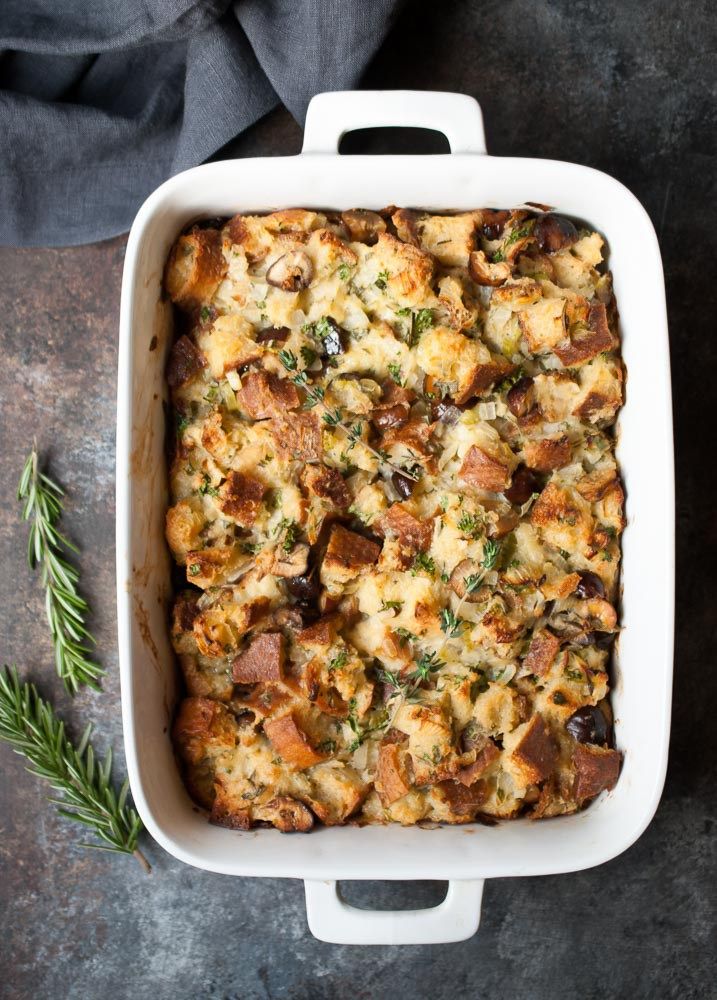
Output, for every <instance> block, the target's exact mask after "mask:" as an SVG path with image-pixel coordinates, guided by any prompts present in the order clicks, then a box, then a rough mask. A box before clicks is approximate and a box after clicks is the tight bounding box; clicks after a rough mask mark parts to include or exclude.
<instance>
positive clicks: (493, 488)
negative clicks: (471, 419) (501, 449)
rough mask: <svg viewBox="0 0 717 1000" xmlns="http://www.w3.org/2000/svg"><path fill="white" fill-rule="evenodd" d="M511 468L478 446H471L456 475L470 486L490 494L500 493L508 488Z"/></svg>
mask: <svg viewBox="0 0 717 1000" xmlns="http://www.w3.org/2000/svg"><path fill="white" fill-rule="evenodd" d="M511 472H512V469H511V466H510V464H509V463H508V462H506V461H504V460H501V459H499V458H495V457H493V456H492V455H490V454H489V453H488V452H487V451H484V450H483V449H482V448H479V447H478V445H475V444H473V445H471V446H470V448H469V449H468V451H467V453H466V456H465V458H464V459H463V464H462V466H461V468H460V472H459V473H458V475H459V477H460V478H461V479H462V480H463V481H464V482H466V483H468V484H469V485H470V486H474V487H475V488H476V489H479V490H489V491H490V492H492V493H502V491H503V490H505V489H507V487H508V486H510V478H511Z"/></svg>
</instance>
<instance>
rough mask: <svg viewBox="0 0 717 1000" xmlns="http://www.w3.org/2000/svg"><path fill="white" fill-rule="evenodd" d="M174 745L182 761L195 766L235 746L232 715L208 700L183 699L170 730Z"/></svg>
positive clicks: (235, 735)
mask: <svg viewBox="0 0 717 1000" xmlns="http://www.w3.org/2000/svg"><path fill="white" fill-rule="evenodd" d="M173 735H174V742H175V744H176V746H177V748H178V749H179V753H180V754H181V757H182V759H183V760H185V761H187V762H188V763H190V764H198V763H200V761H202V760H204V759H205V758H206V757H212V756H216V755H217V754H218V753H222V752H223V751H224V750H229V749H231V748H232V747H233V746H235V745H236V740H237V725H236V720H235V719H234V716H233V715H232V714H231V712H229V711H228V709H227V708H226V707H225V706H224V705H223V704H222V703H221V702H219V701H214V700H213V699H211V698H185V699H184V701H183V702H182V703H181V705H180V706H179V711H178V713H177V718H176V720H175V723H174V729H173Z"/></svg>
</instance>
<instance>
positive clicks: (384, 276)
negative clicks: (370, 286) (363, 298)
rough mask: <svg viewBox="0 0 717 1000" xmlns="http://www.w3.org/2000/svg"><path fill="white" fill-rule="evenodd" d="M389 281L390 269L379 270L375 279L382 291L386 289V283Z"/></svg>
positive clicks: (377, 286)
mask: <svg viewBox="0 0 717 1000" xmlns="http://www.w3.org/2000/svg"><path fill="white" fill-rule="evenodd" d="M387 283H388V271H379V273H378V277H377V278H376V280H375V281H374V285H375V286H376V288H380V289H381V291H382V292H383V291H385V290H386V285H387Z"/></svg>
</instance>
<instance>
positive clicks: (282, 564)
mask: <svg viewBox="0 0 717 1000" xmlns="http://www.w3.org/2000/svg"><path fill="white" fill-rule="evenodd" d="M308 565H309V546H308V545H306V544H305V543H303V542H302V543H301V544H300V545H294V547H293V548H292V549H291V551H289V552H285V551H284V550H283V549H277V551H276V553H275V555H274V561H273V562H272V564H271V572H272V573H273V574H274V576H283V577H287V578H288V579H293V578H295V577H298V576H303V574H304V573H306V569H307V567H308Z"/></svg>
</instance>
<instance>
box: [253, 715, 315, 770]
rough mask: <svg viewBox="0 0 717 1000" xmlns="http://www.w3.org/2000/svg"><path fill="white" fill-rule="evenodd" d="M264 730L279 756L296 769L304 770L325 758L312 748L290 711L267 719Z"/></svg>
mask: <svg viewBox="0 0 717 1000" xmlns="http://www.w3.org/2000/svg"><path fill="white" fill-rule="evenodd" d="M264 732H265V734H266V736H267V738H268V739H269V741H270V742H271V745H272V746H273V747H274V749H275V750H276V752H277V753H278V754H279V756H280V757H281V758H282V759H283V760H284V761H285V762H286V763H287V764H288V765H289V766H290V767H293V768H294V769H295V770H297V771H305V770H306V768H307V767H313V765H314V764H319V763H321V761H322V760H325V759H326V758H325V755H324V754H321V753H318V752H317V751H316V750H314V748H313V747H312V745H311V743H310V742H309V738H308V736H307V735H306V733H305V732H304V730H303V729H302V728H301V727H300V726H299V725H298V723H297V722H296V720H295V719H294V716H293V715H292V714H291V713H290V714H289V715H282V716H280V718H278V719H267V720H266V721H265V722H264Z"/></svg>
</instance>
